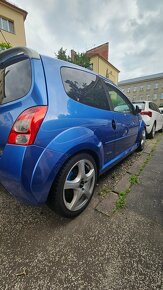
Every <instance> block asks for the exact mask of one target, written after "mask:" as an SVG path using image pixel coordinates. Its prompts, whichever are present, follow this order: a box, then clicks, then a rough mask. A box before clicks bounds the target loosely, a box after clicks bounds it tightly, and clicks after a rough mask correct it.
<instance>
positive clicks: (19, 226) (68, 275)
mask: <svg viewBox="0 0 163 290" xmlns="http://www.w3.org/2000/svg"><path fill="white" fill-rule="evenodd" d="M94 202H95V200H94V199H93V200H92V202H91V204H90V206H89V207H88V208H87V209H86V210H85V211H84V212H83V213H82V214H81V215H80V216H79V217H77V218H76V219H74V220H68V219H63V218H60V217H58V216H56V215H55V214H54V213H53V212H52V211H51V210H49V209H48V208H47V207H46V206H43V207H41V208H35V207H30V206H26V205H23V204H21V203H19V202H18V201H16V200H15V199H14V198H12V197H11V196H10V195H9V194H8V193H7V192H6V191H5V190H4V189H3V188H2V187H0V289H2V290H8V289H10V290H38V289H39V290H53V289H54V290H55V289H57V290H61V289H71V290H73V289H87V290H88V289H103V290H105V289H106V290H154V289H157V290H160V289H163V288H161V287H163V285H162V286H161V277H162V271H163V264H162V261H163V138H162V139H161V142H160V143H159V144H158V145H157V148H156V150H155V151H154V153H153V156H152V158H151V160H150V161H149V163H148V164H147V165H146V167H145V169H144V171H143V172H142V173H141V175H140V182H139V184H136V185H134V186H133V187H132V190H131V192H130V193H128V195H127V200H126V205H125V207H124V208H123V209H122V210H118V211H117V212H116V213H115V214H114V215H113V216H112V217H111V218H110V217H108V216H106V215H104V214H102V213H100V212H98V211H97V210H95V209H94Z"/></svg>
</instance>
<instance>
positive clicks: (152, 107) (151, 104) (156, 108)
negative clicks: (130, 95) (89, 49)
mask: <svg viewBox="0 0 163 290" xmlns="http://www.w3.org/2000/svg"><path fill="white" fill-rule="evenodd" d="M149 108H150V109H151V110H153V111H156V112H159V109H158V107H157V105H156V104H155V103H152V102H150V103H149Z"/></svg>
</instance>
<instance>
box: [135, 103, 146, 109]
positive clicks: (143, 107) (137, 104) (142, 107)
mask: <svg viewBox="0 0 163 290" xmlns="http://www.w3.org/2000/svg"><path fill="white" fill-rule="evenodd" d="M133 105H134V107H135V108H136V106H138V107H139V109H141V110H144V109H145V103H143V102H142V103H141V102H140V103H139V102H138V103H133Z"/></svg>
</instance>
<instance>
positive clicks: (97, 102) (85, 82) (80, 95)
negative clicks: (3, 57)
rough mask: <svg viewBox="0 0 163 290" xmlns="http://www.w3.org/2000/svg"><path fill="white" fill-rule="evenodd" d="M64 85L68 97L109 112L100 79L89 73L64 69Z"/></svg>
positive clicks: (62, 72)
mask: <svg viewBox="0 0 163 290" xmlns="http://www.w3.org/2000/svg"><path fill="white" fill-rule="evenodd" d="M61 75H62V80H63V85H64V88H65V91H66V93H67V95H68V96H69V97H70V98H72V99H74V100H75V101H77V102H80V103H83V104H86V105H88V106H92V107H96V108H100V109H104V110H107V109H108V101H107V98H106V94H105V90H104V88H103V85H102V82H101V80H100V78H99V77H97V76H96V75H93V74H91V73H88V72H84V71H81V70H77V69H72V68H66V67H63V68H62V69H61Z"/></svg>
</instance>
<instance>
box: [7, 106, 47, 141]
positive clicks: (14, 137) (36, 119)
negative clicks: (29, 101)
mask: <svg viewBox="0 0 163 290" xmlns="http://www.w3.org/2000/svg"><path fill="white" fill-rule="evenodd" d="M46 112H47V106H38V107H32V108H30V109H27V110H25V111H24V112H23V113H22V114H21V115H20V116H19V117H18V118H17V120H16V121H15V123H14V125H13V127H12V129H11V132H10V135H9V137H8V141H7V143H8V144H15V145H31V144H33V142H34V140H35V138H36V135H37V132H38V130H39V128H40V126H41V123H42V121H43V119H44V118H45V115H46Z"/></svg>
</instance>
